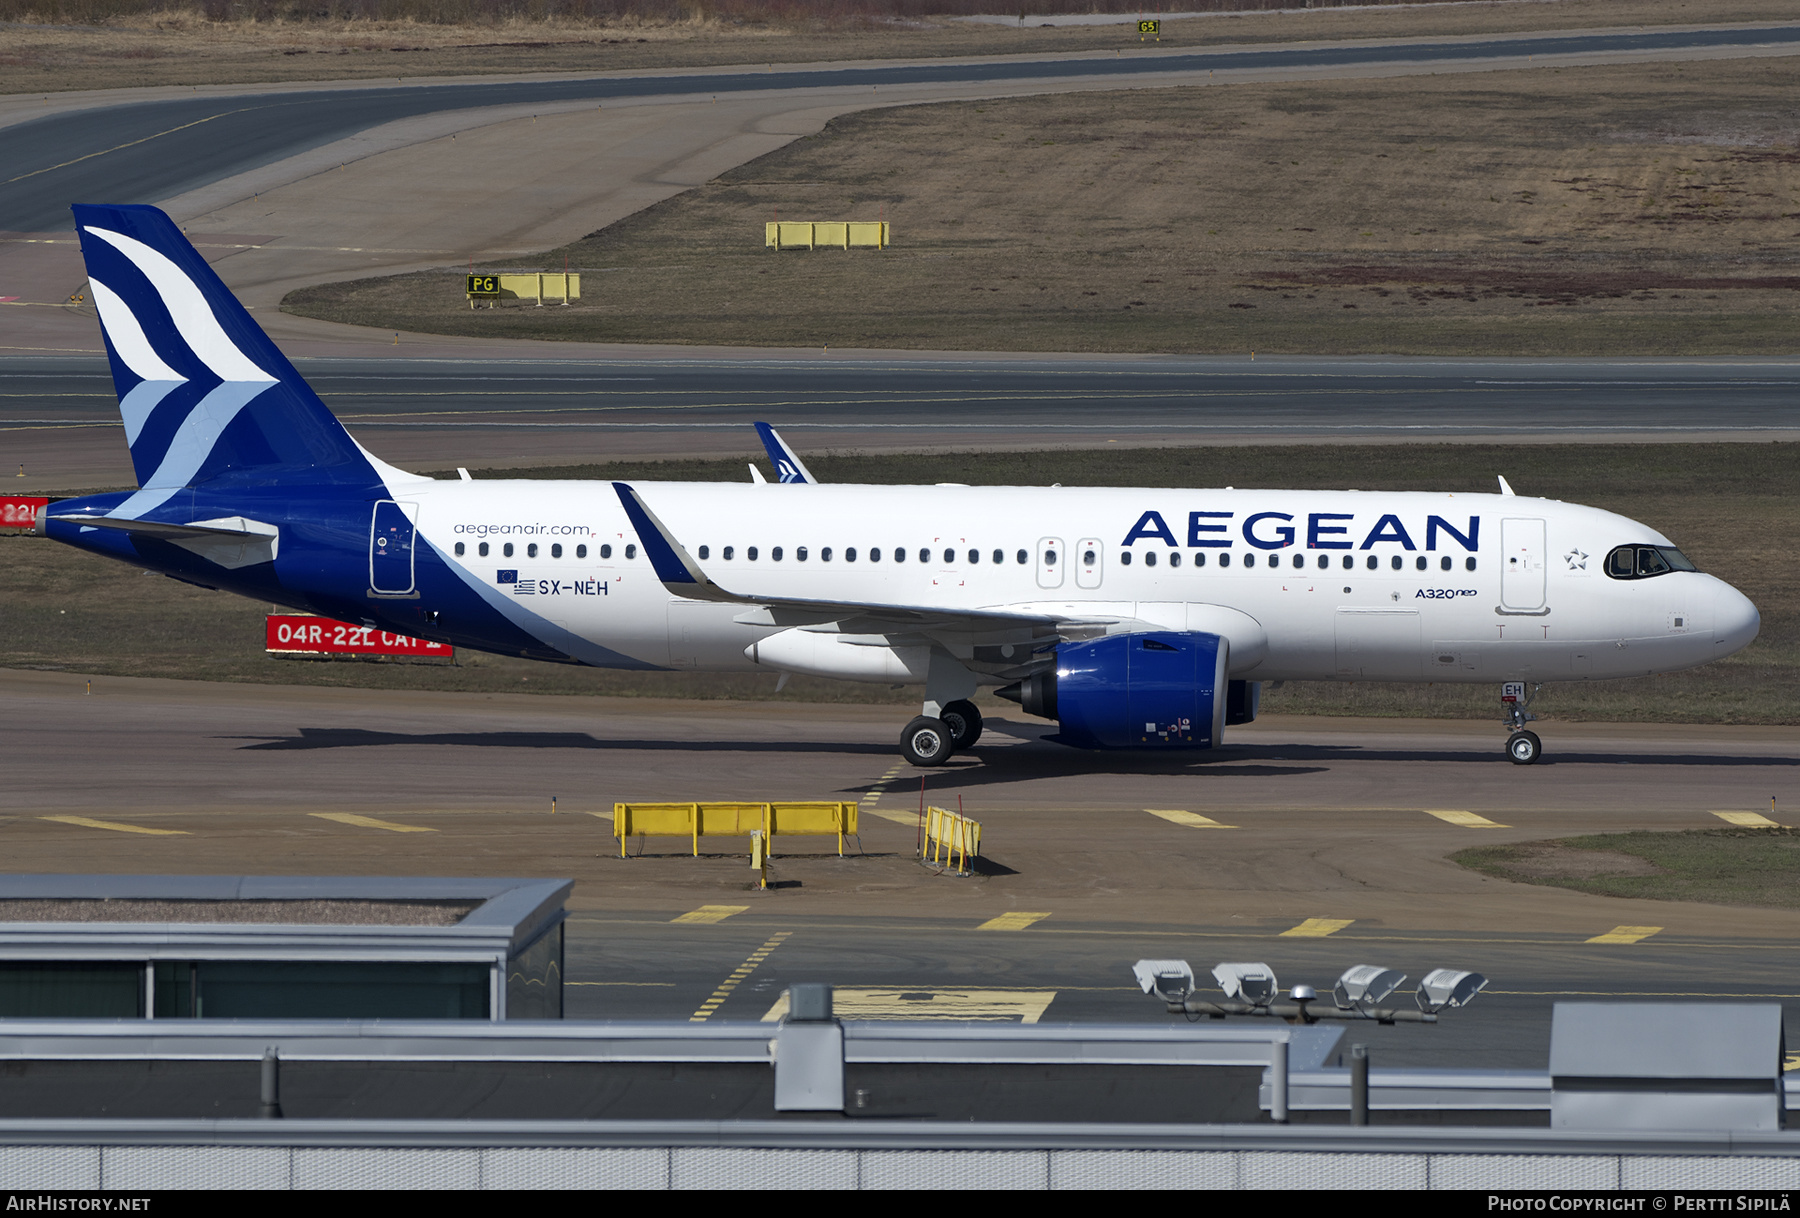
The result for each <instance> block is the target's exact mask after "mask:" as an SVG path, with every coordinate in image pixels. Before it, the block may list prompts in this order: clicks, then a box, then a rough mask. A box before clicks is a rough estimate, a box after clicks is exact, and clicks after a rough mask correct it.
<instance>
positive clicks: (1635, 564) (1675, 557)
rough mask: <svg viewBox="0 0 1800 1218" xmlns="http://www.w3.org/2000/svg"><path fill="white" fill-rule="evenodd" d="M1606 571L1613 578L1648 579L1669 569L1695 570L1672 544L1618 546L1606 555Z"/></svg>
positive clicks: (1664, 573)
mask: <svg viewBox="0 0 1800 1218" xmlns="http://www.w3.org/2000/svg"><path fill="white" fill-rule="evenodd" d="M1605 565H1606V573H1607V574H1608V575H1610V576H1612V577H1613V578H1614V579H1649V578H1650V577H1651V576H1653V575H1667V574H1668V573H1669V572H1671V571H1697V570H1699V568H1698V567H1696V566H1695V565H1694V564H1693V563H1691V562H1689V561H1688V559H1687V555H1685V554H1683V553H1682V552H1681V551H1680V550H1677V549H1676V548H1675V547H1674V546H1620V547H1618V548H1617V549H1616V550H1614V551H1613V552H1612V553H1610V554H1608V555H1607V556H1606V564H1605Z"/></svg>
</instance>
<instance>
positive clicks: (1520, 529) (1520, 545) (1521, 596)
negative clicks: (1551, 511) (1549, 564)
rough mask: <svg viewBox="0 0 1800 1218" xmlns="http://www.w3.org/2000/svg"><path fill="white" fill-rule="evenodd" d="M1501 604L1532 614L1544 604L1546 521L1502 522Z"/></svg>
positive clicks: (1513, 520)
mask: <svg viewBox="0 0 1800 1218" xmlns="http://www.w3.org/2000/svg"><path fill="white" fill-rule="evenodd" d="M1500 607H1501V608H1502V609H1510V610H1514V611H1516V612H1520V613H1530V612H1531V611H1533V610H1535V609H1542V608H1543V607H1544V522H1543V521H1542V520H1525V519H1509V520H1502V521H1501V522H1500Z"/></svg>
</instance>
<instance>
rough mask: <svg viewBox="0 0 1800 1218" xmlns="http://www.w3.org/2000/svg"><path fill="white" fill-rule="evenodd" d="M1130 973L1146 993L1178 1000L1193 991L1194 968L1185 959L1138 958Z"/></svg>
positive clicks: (1174, 1000)
mask: <svg viewBox="0 0 1800 1218" xmlns="http://www.w3.org/2000/svg"><path fill="white" fill-rule="evenodd" d="M1131 973H1132V975H1133V976H1134V977H1136V978H1137V983H1138V985H1139V986H1140V987H1142V988H1143V991H1144V993H1146V994H1155V995H1156V996H1157V997H1158V998H1160V999H1162V1000H1163V1001H1164V1002H1180V1001H1181V1000H1182V999H1184V998H1186V997H1187V996H1188V995H1189V994H1191V993H1193V992H1194V970H1193V969H1192V968H1191V967H1190V966H1189V965H1188V962H1187V961H1186V960H1139V961H1138V962H1137V963H1136V964H1134V965H1132V966H1131Z"/></svg>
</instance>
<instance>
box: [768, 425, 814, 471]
mask: <svg viewBox="0 0 1800 1218" xmlns="http://www.w3.org/2000/svg"><path fill="white" fill-rule="evenodd" d="M756 434H757V435H758V436H760V437H762V442H763V450H764V451H765V452H767V453H768V454H769V461H770V462H771V463H772V464H773V465H774V466H775V480H776V481H777V482H786V483H788V484H790V485H796V484H802V485H817V483H818V481H819V480H818V479H817V478H815V477H813V473H812V471H811V470H810V469H807V468H806V463H805V462H804V461H802V460H801V459H800V454H799V453H797V452H795V451H794V450H793V448H792V447H791V446H790V445H789V444H788V442H787V441H786V440H783V439H782V438H781V433H779V432H777V431H776V430H775V429H774V428H773V427H771V426H769V425H768V424H767V423H758V424H756Z"/></svg>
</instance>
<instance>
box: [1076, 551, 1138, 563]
mask: <svg viewBox="0 0 1800 1218" xmlns="http://www.w3.org/2000/svg"><path fill="white" fill-rule="evenodd" d="M1099 557H1100V556H1099V555H1098V554H1096V553H1094V552H1093V551H1092V550H1083V551H1082V552H1081V561H1082V564H1083V565H1085V566H1089V567H1091V566H1093V565H1094V562H1095V560H1096V559H1098V558H1099ZM1125 561H1126V562H1130V561H1131V560H1130V559H1129V558H1128V559H1126V560H1125Z"/></svg>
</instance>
